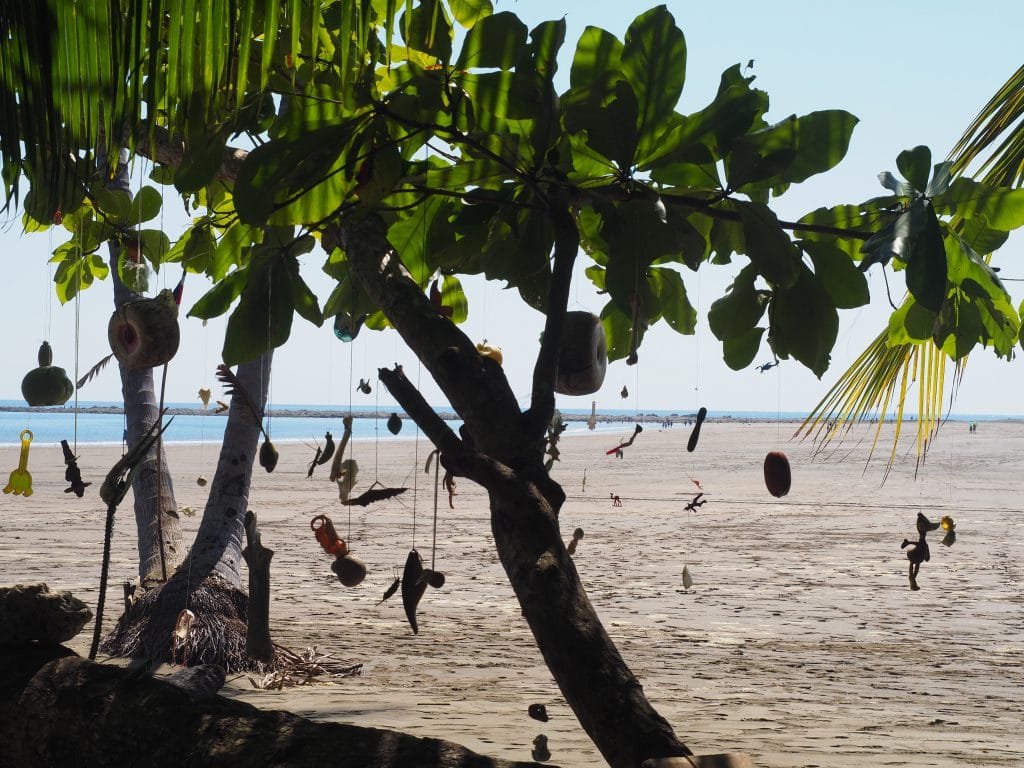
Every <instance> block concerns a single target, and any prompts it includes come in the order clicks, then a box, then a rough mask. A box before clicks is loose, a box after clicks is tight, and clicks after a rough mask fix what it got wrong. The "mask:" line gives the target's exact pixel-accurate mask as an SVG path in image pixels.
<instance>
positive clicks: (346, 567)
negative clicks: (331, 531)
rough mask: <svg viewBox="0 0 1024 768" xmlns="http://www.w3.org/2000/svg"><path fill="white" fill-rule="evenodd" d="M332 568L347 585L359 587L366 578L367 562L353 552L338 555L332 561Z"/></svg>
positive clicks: (339, 579)
mask: <svg viewBox="0 0 1024 768" xmlns="http://www.w3.org/2000/svg"><path fill="white" fill-rule="evenodd" d="M331 570H332V571H334V572H335V573H336V574H337V576H338V581H340V582H341V583H342V584H344V585H345V586H346V587H358V586H359V585H360V584H362V583H363V579H365V578H366V563H364V562H363V561H362V560H360V559H359V558H358V557H356V556H355V555H353V554H351V553H349V554H347V555H345V556H344V557H336V558H335V559H334V562H333V563H331Z"/></svg>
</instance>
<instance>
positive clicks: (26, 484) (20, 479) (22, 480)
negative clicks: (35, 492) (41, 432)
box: [4, 429, 32, 496]
mask: <svg viewBox="0 0 1024 768" xmlns="http://www.w3.org/2000/svg"><path fill="white" fill-rule="evenodd" d="M19 437H20V439H21V453H20V454H19V455H18V468H17V469H14V470H12V471H11V475H10V477H9V478H8V479H7V485H6V486H4V493H13V494H14V495H15V496H31V495H32V475H31V474H30V473H29V471H28V449H29V446H30V445H31V444H32V430H30V429H23V430H22V431H21V435H20V436H19Z"/></svg>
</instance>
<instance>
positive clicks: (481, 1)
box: [448, 0, 494, 28]
mask: <svg viewBox="0 0 1024 768" xmlns="http://www.w3.org/2000/svg"><path fill="white" fill-rule="evenodd" d="M448 7H449V8H451V11H452V18H454V19H455V21H457V22H458V23H459V24H461V25H462V26H464V27H467V28H471V27H473V26H474V25H476V24H478V23H479V22H480V21H481V20H483V19H486V18H487V17H488V16H489V15H490V14H491V13H493V11H494V7H493V5H492V4H491V0H449V2H448Z"/></svg>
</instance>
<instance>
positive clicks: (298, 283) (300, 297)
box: [284, 257, 324, 327]
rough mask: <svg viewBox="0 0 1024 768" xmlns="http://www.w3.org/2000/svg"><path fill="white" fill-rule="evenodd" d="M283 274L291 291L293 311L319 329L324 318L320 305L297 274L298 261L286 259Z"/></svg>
mask: <svg viewBox="0 0 1024 768" xmlns="http://www.w3.org/2000/svg"><path fill="white" fill-rule="evenodd" d="M284 268H285V273H286V274H287V275H288V281H289V283H290V284H291V289H292V305H293V306H294V307H295V311H296V312H298V313H299V315H301V316H302V317H304V318H305V319H306V320H308V321H309V322H311V323H312V324H313V325H315V326H317V327H319V326H321V325H323V324H324V316H323V313H322V312H321V311H320V303H319V302H318V301H317V299H316V295H315V294H314V293H313V291H311V290H310V289H309V286H308V285H307V284H306V281H305V280H303V279H302V276H301V275H300V274H299V262H298V259H295V258H291V257H286V258H285V259H284Z"/></svg>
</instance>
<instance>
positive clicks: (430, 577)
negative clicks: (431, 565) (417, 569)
mask: <svg viewBox="0 0 1024 768" xmlns="http://www.w3.org/2000/svg"><path fill="white" fill-rule="evenodd" d="M423 573H424V574H425V575H426V577H427V584H429V585H430V586H432V587H433V588H434V589H440V588H441V587H443V586H444V582H445V576H444V574H443V573H441V572H440V571H431V570H426V571H424V572H423Z"/></svg>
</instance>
